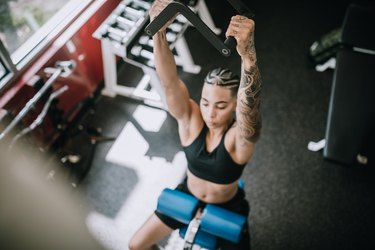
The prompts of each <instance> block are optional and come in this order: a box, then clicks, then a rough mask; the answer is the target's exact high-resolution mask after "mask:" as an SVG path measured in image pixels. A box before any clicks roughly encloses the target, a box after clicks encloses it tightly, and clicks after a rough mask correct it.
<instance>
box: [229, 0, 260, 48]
mask: <svg viewBox="0 0 375 250" xmlns="http://www.w3.org/2000/svg"><path fill="white" fill-rule="evenodd" d="M227 1H228V2H229V3H230V4H231V5H232V7H233V8H234V9H235V10H236V11H237V12H238V13H239V14H240V15H242V16H245V17H247V18H250V19H252V20H254V18H255V15H254V13H253V12H252V11H251V10H250V9H249V8H248V7H247V6H246V5H245V4H244V3H243V2H241V0H227ZM224 44H225V45H226V46H227V47H229V48H230V49H234V48H236V45H237V41H236V39H235V38H234V37H233V36H229V37H227V39H226V40H225V41H224Z"/></svg>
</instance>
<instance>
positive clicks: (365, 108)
mask: <svg viewBox="0 0 375 250" xmlns="http://www.w3.org/2000/svg"><path fill="white" fill-rule="evenodd" d="M374 30H375V8H369V7H366V6H360V5H355V4H351V5H349V7H348V8H347V11H346V15H345V18H344V21H343V25H342V33H341V38H340V40H341V43H342V48H340V49H339V50H338V52H337V57H336V68H335V71H334V77H333V84H332V91H331V97H330V102H329V110H328V119H327V126H326V133H325V139H326V143H325V147H324V150H323V156H324V157H325V158H326V159H329V160H332V161H336V162H339V163H343V164H353V163H355V162H358V163H361V164H370V163H371V161H374V156H375V132H374V128H375V101H374V100H375V99H374V93H375V84H374V83H375V76H374V69H375V33H374V32H373V31H374Z"/></svg>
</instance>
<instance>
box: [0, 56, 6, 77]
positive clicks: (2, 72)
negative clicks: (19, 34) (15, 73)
mask: <svg viewBox="0 0 375 250" xmlns="http://www.w3.org/2000/svg"><path fill="white" fill-rule="evenodd" d="M7 73H8V71H7V69H6V68H5V65H4V63H3V61H1V60H0V80H1V79H3V77H4V76H5V75H6V74H7Z"/></svg>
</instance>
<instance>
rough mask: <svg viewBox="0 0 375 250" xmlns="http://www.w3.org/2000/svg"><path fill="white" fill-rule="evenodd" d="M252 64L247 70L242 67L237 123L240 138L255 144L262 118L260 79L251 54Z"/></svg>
mask: <svg viewBox="0 0 375 250" xmlns="http://www.w3.org/2000/svg"><path fill="white" fill-rule="evenodd" d="M252 59H253V62H254V64H253V65H252V66H251V67H250V69H249V70H246V69H245V68H244V67H243V66H242V70H241V71H242V72H241V83H240V87H239V89H238V96H237V111H236V112H237V122H238V127H239V131H240V136H241V137H242V138H243V139H245V140H247V141H250V142H253V143H254V142H256V141H257V140H258V139H259V136H260V130H261V127H262V118H261V113H260V93H261V88H262V84H261V77H260V73H259V68H258V66H257V63H256V59H255V54H252Z"/></svg>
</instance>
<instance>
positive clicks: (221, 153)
mask: <svg viewBox="0 0 375 250" xmlns="http://www.w3.org/2000/svg"><path fill="white" fill-rule="evenodd" d="M207 131H208V128H207V126H206V125H204V126H203V128H202V131H201V132H200V134H199V135H198V137H197V138H196V139H195V140H194V141H193V142H192V143H191V144H190V145H189V146H186V147H183V149H184V152H185V155H186V158H187V162H188V169H189V170H190V172H191V173H192V174H194V175H195V176H197V177H199V178H202V179H204V180H207V181H211V182H214V183H217V184H230V183H233V182H235V181H236V180H238V179H239V178H240V177H241V175H242V172H243V169H244V167H245V165H246V164H243V165H240V164H237V163H236V162H234V161H233V159H232V157H231V156H230V155H229V153H228V151H227V150H226V148H225V146H224V138H225V135H226V132H225V133H224V135H223V136H222V138H221V140H220V143H219V145H218V146H217V147H216V148H215V149H214V150H213V151H212V152H207V150H206V134H207Z"/></svg>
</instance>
